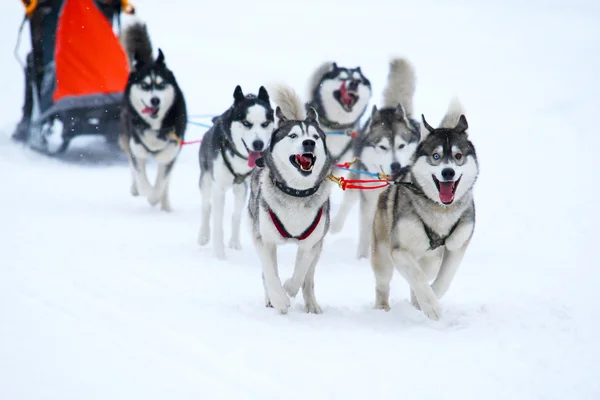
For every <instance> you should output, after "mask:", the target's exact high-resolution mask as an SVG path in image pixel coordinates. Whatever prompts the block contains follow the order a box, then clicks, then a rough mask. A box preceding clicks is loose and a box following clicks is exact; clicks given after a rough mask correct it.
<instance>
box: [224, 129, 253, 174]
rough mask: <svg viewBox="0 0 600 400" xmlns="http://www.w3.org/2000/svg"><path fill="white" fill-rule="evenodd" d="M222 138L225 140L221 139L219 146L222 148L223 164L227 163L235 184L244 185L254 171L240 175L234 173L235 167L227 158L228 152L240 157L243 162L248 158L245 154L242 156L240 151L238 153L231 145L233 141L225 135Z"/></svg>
mask: <svg viewBox="0 0 600 400" xmlns="http://www.w3.org/2000/svg"><path fill="white" fill-rule="evenodd" d="M222 138H223V139H221V145H220V146H219V147H220V148H221V157H222V158H223V162H224V163H225V166H226V167H227V169H228V170H229V172H231V175H233V183H235V184H238V185H239V184H240V183H243V182H244V181H245V180H246V178H248V177H249V176H250V174H252V171H253V170H250V172H247V173H245V174H238V173H237V172H235V171H234V169H233V166H232V165H231V162H230V161H229V159H228V158H227V152H226V150H229V151H231V152H232V153H233V155H234V156H237V157H240V158H241V159H243V160H247V159H248V157H245V156H244V155H243V154H241V153H240V152H239V151H237V149H236V148H235V146H234V145H233V143H231V141H230V140H229V139H228V138H226V137H225V135H223V136H222Z"/></svg>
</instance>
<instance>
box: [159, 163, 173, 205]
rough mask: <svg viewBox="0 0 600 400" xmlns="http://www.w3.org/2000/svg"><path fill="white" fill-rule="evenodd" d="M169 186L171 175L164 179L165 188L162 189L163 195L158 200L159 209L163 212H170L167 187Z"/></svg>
mask: <svg viewBox="0 0 600 400" xmlns="http://www.w3.org/2000/svg"><path fill="white" fill-rule="evenodd" d="M170 185H171V173H170V172H169V174H168V175H167V177H166V178H165V187H164V189H163V195H162V197H161V198H160V209H161V210H162V211H165V212H171V211H172V208H171V202H170V201H169V186H170Z"/></svg>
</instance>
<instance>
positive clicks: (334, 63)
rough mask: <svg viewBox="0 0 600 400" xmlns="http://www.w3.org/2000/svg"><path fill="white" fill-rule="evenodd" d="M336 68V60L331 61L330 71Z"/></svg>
mask: <svg viewBox="0 0 600 400" xmlns="http://www.w3.org/2000/svg"><path fill="white" fill-rule="evenodd" d="M336 69H338V65H337V63H336V62H332V63H331V70H332V71H335V70H336Z"/></svg>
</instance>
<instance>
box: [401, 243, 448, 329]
mask: <svg viewBox="0 0 600 400" xmlns="http://www.w3.org/2000/svg"><path fill="white" fill-rule="evenodd" d="M391 256H392V260H394V264H395V265H396V268H397V269H398V271H399V272H400V273H401V274H402V276H404V278H405V279H406V280H407V281H408V284H409V285H410V288H411V289H412V290H413V291H414V293H415V297H416V298H417V301H418V303H419V305H420V306H421V310H422V311H423V312H424V313H425V315H427V316H428V317H429V318H431V319H433V320H438V319H439V318H440V315H441V312H440V304H439V302H438V299H437V297H436V295H435V293H434V292H433V290H432V289H431V287H430V286H429V282H428V280H427V276H425V273H424V272H423V270H422V269H421V266H420V265H419V263H418V262H417V260H415V257H414V256H413V255H412V254H410V253H409V252H407V251H404V250H400V249H395V250H392V252H391Z"/></svg>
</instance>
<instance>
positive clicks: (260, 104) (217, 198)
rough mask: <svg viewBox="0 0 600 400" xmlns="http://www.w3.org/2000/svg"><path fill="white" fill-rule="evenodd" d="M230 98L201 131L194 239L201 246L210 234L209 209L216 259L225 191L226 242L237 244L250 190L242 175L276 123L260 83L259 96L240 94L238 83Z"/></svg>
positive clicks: (221, 251)
mask: <svg viewBox="0 0 600 400" xmlns="http://www.w3.org/2000/svg"><path fill="white" fill-rule="evenodd" d="M233 99H234V101H233V104H232V105H231V107H229V108H228V109H227V111H225V112H224V113H223V114H221V115H220V116H218V117H216V118H214V119H213V126H212V127H211V128H210V129H209V130H208V131H207V132H206V134H205V135H204V137H203V139H202V142H201V144H200V150H199V160H200V192H201V193H202V221H201V226H200V232H199V234H198V244H200V245H201V246H203V245H205V244H207V243H208V241H209V239H210V219H211V211H212V226H213V252H214V254H215V256H216V257H217V258H219V259H225V244H224V232H223V214H224V207H225V194H226V191H227V190H229V189H233V195H234V208H233V216H232V220H231V240H230V241H229V247H231V248H233V249H241V248H242V245H241V243H240V224H241V217H242V210H243V209H244V204H245V202H246V195H247V191H248V190H247V183H246V181H247V179H248V177H249V176H250V173H251V172H252V171H253V170H254V168H255V166H256V160H257V159H258V158H259V157H260V154H261V152H262V151H263V150H264V149H265V146H266V145H267V143H268V142H269V139H270V138H271V133H272V132H273V129H274V125H275V124H274V116H273V109H272V108H271V103H270V100H269V93H268V92H267V90H266V89H265V88H264V87H263V86H261V87H260V88H259V90H258V96H257V95H254V94H247V95H244V92H243V91H242V88H241V87H240V86H239V85H238V86H236V88H235V90H234V92H233ZM211 203H212V207H211ZM211 208H212V210H211Z"/></svg>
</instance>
